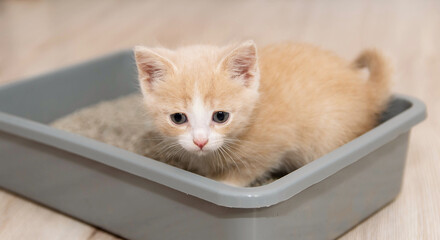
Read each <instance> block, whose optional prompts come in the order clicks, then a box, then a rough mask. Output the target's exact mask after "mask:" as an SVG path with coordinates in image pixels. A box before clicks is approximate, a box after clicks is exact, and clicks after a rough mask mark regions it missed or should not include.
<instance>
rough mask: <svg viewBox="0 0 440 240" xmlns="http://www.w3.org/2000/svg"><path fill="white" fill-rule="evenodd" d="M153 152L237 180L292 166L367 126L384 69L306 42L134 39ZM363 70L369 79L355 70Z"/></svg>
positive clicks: (374, 61) (385, 89) (376, 60)
mask: <svg viewBox="0 0 440 240" xmlns="http://www.w3.org/2000/svg"><path fill="white" fill-rule="evenodd" d="M134 51H135V57H136V62H137V66H138V73H139V82H140V86H141V90H142V93H143V96H144V101H145V106H146V110H147V112H148V114H149V116H150V117H151V118H152V120H153V124H154V128H155V129H156V130H157V135H158V138H157V139H153V140H156V144H157V146H156V152H155V154H154V156H152V157H154V158H156V159H158V160H161V161H164V162H167V163H170V164H172V165H175V166H178V167H181V168H184V169H187V170H190V171H192V172H195V173H198V174H201V175H203V176H206V177H209V178H213V179H216V180H219V181H222V182H224V183H227V184H230V185H235V186H249V185H250V184H251V183H252V182H254V181H256V180H258V179H260V178H263V177H265V176H266V175H267V174H269V173H270V172H271V171H277V170H283V171H292V170H295V169H296V168H299V167H301V166H303V165H305V164H307V163H309V162H311V161H313V160H314V159H316V158H318V157H320V156H322V155H323V154H325V153H328V152H329V151H331V150H333V149H335V148H337V147H339V146H341V145H343V144H345V143H347V142H348V141H350V140H352V139H354V138H356V137H357V136H359V135H361V134H363V133H365V132H366V131H368V130H370V129H371V128H373V127H374V126H375V124H376V123H377V120H378V115H379V114H380V113H381V112H382V111H383V110H384V108H385V105H386V103H387V100H388V98H389V71H388V68H387V66H386V62H385V61H384V60H383V58H382V57H381V56H380V54H378V53H377V52H375V51H372V50H369V51H365V52H363V53H362V54H361V55H360V56H359V57H358V59H357V60H356V61H355V62H354V63H352V64H349V63H347V62H346V61H344V60H342V59H340V58H339V57H337V56H335V55H334V54H332V53H330V52H327V51H323V50H321V49H319V48H316V47H313V46H310V45H306V44H293V43H285V44H276V45H271V46H267V47H264V48H261V49H259V51H258V54H257V48H256V46H255V44H254V42H252V41H248V42H245V43H242V44H240V45H231V46H226V47H216V46H190V47H184V48H179V49H177V50H175V51H171V50H167V49H163V48H146V47H136V48H135V50H134ZM362 67H367V68H368V69H369V73H370V77H369V79H368V80H366V79H363V78H362V77H361V71H360V70H359V69H360V68H362Z"/></svg>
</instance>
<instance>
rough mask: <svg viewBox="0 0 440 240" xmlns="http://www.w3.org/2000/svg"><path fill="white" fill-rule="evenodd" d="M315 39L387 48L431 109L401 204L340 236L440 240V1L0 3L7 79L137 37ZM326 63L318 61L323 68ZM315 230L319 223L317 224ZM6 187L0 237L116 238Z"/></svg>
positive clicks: (0, 195)
mask: <svg viewBox="0 0 440 240" xmlns="http://www.w3.org/2000/svg"><path fill="white" fill-rule="evenodd" d="M241 39H254V40H255V41H256V42H257V43H258V44H266V43H271V42H278V41H282V40H296V41H306V42H311V43H315V44H317V45H320V46H322V47H325V48H327V49H331V50H334V51H336V52H337V53H339V54H340V55H342V56H343V57H346V58H353V57H354V56H355V55H356V54H357V53H359V52H360V51H361V49H363V48H365V47H372V46H373V47H377V48H379V49H382V50H384V51H385V53H386V54H388V55H389V56H390V57H391V59H392V60H393V64H394V66H395V87H394V89H395V91H396V92H400V93H405V94H410V95H413V96H416V97H418V98H420V99H422V100H423V101H425V103H426V104H427V106H428V114H429V117H428V119H427V121H425V122H423V123H422V124H420V125H419V126H417V127H415V128H414V130H413V132H412V136H411V144H410V149H409V153H408V162H407V165H406V170H405V177H404V184H403V188H402V192H401V194H400V196H399V197H398V198H397V200H396V201H395V202H393V203H392V204H390V205H388V206H387V207H385V208H384V209H383V210H381V211H380V212H378V213H377V214H375V215H374V216H372V217H371V218H369V219H368V220H366V221H365V222H363V223H362V224H360V225H359V226H357V227H356V228H354V229H352V230H351V231H350V232H348V233H347V234H346V235H344V236H343V237H342V239H399V240H400V239H440V1H438V0H433V1H415V0H411V1H406V0H394V1H393V0H391V1H380V0H378V1H350V0H346V1H344V0H337V1H326V0H314V1H280V2H276V1H254V2H250V1H215V2H214V1H212V2H210V1H201V0H200V1H192V2H191V3H188V2H187V1H186V2H184V1H173V2H170V1H148V2H147V1H143V2H140V1H121V0H105V1H104V0H102V1H99V0H94V1H86V0H75V1H55V0H54V1H38V0H20V1H18V0H17V1H7V0H1V1H0V83H7V82H11V81H14V80H16V79H19V78H23V77H27V76H32V75H35V74H39V73H43V72H46V71H50V70H54V69H57V68H59V67H62V66H66V65H69V64H73V63H77V62H81V61H83V60H86V59H90V58H93V57H96V56H99V55H102V54H106V53H108V52H112V51H115V50H118V49H122V48H129V47H132V46H133V45H137V44H145V45H149V46H156V45H159V44H160V45H163V46H167V47H175V46H179V45H182V44H194V43H214V44H222V43H227V42H230V41H236V40H241ZM317 67H319V66H317ZM317 231H318V230H317ZM113 238H114V237H113V236H111V235H109V234H107V233H104V232H101V231H100V230H96V229H95V228H94V227H91V226H88V225H86V224H84V223H82V222H79V221H76V220H73V219H71V218H69V217H66V216H64V215H62V214H60V213H56V212H53V211H52V210H48V209H46V208H44V207H41V206H38V205H36V204H34V203H32V202H29V201H27V200H23V199H21V198H19V197H17V196H14V195H12V194H10V193H7V192H4V191H1V190H0V239H2V240H3V239H113Z"/></svg>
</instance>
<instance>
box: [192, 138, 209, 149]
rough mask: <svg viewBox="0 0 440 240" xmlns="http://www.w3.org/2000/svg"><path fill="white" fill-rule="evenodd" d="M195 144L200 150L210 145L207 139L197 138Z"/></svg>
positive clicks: (194, 140)
mask: <svg viewBox="0 0 440 240" xmlns="http://www.w3.org/2000/svg"><path fill="white" fill-rule="evenodd" d="M193 142H194V144H195V145H197V146H198V147H199V148H200V149H203V147H204V146H205V145H206V144H207V143H208V139H207V138H197V139H193Z"/></svg>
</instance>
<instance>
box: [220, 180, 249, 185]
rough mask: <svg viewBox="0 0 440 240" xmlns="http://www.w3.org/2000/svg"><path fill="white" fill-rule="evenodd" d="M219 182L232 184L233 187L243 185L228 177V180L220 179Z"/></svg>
mask: <svg viewBox="0 0 440 240" xmlns="http://www.w3.org/2000/svg"><path fill="white" fill-rule="evenodd" d="M219 182H221V183H224V184H226V185H229V186H233V187H245V186H243V185H242V184H240V183H239V182H237V181H233V180H230V179H228V180H220V181H219Z"/></svg>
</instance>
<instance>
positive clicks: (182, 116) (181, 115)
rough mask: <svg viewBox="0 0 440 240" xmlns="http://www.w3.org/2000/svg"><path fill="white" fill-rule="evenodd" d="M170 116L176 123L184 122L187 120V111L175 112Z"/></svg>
mask: <svg viewBox="0 0 440 240" xmlns="http://www.w3.org/2000/svg"><path fill="white" fill-rule="evenodd" d="M170 117H171V120H172V121H173V122H174V123H175V124H183V123H186V121H187V118H186V115H185V113H174V114H171V115H170Z"/></svg>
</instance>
